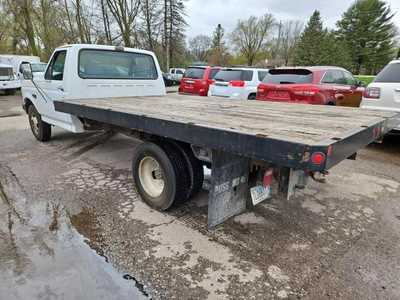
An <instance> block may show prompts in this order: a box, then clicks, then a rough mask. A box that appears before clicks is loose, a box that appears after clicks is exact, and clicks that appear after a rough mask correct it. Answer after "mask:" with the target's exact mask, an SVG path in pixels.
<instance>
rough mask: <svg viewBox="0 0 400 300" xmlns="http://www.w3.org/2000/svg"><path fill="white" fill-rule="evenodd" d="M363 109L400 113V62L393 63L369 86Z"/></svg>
mask: <svg viewBox="0 0 400 300" xmlns="http://www.w3.org/2000/svg"><path fill="white" fill-rule="evenodd" d="M361 107H362V108H367V109H377V110H388V111H396V112H400V60H393V61H391V62H390V63H389V64H388V65H387V66H386V67H385V68H383V70H382V71H381V72H380V73H379V74H378V75H377V76H376V77H375V79H374V80H373V82H372V83H370V84H369V85H368V87H367V88H366V89H365V92H364V95H363V98H362V102H361ZM396 131H400V127H397V128H396Z"/></svg>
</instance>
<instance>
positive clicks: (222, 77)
mask: <svg viewBox="0 0 400 300" xmlns="http://www.w3.org/2000/svg"><path fill="white" fill-rule="evenodd" d="M252 75H253V72H252V71H247V70H236V69H227V70H221V71H219V72H218V73H217V75H215V77H214V79H215V80H216V81H227V82H228V81H232V80H244V81H250V80H251V79H252Z"/></svg>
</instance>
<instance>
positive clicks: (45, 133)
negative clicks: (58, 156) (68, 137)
mask: <svg viewBox="0 0 400 300" xmlns="http://www.w3.org/2000/svg"><path fill="white" fill-rule="evenodd" d="M28 119H29V125H30V127H31V130H32V133H33V135H34V136H35V138H36V139H37V140H38V141H40V142H47V141H49V140H50V138H51V125H50V124H48V123H46V122H44V121H42V117H41V116H40V114H39V112H38V111H37V110H36V107H35V106H34V105H32V104H31V105H29V107H28Z"/></svg>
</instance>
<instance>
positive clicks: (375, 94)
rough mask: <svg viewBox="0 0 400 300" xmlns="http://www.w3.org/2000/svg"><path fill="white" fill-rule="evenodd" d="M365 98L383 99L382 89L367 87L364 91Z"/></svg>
mask: <svg viewBox="0 0 400 300" xmlns="http://www.w3.org/2000/svg"><path fill="white" fill-rule="evenodd" d="M363 96H364V98H368V99H379V98H380V97H381V89H380V88H378V87H367V88H366V89H365V90H364V95H363Z"/></svg>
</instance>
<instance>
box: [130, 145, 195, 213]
mask: <svg viewBox="0 0 400 300" xmlns="http://www.w3.org/2000/svg"><path fill="white" fill-rule="evenodd" d="M185 153H186V152H185V150H183V149H182V148H180V147H179V146H178V145H177V144H174V143H170V142H164V141H163V142H159V143H157V144H155V143H148V142H146V143H143V144H141V145H139V146H138V147H137V148H136V149H135V154H134V157H133V162H132V172H133V179H134V182H135V184H136V187H137V189H138V191H139V193H140V195H141V196H142V199H143V201H144V202H146V203H147V204H148V205H149V206H151V207H153V208H155V209H157V210H167V209H168V208H170V207H171V206H172V205H173V204H179V203H182V202H184V201H186V200H187V199H188V198H190V197H191V196H192V195H193V194H194V193H195V192H198V190H199V189H200V188H201V186H200V188H198V186H199V183H198V182H194V176H193V173H192V172H193V169H195V170H197V171H196V172H198V171H199V168H198V166H197V164H196V165H195V166H194V167H193V166H192V164H191V163H189V160H191V158H190V155H187V154H185ZM186 155H187V156H188V157H186ZM191 155H193V153H191ZM195 163H196V162H195ZM202 176H203V175H202V173H201V175H199V173H197V177H196V178H198V177H201V178H202ZM197 180H198V181H199V179H197ZM201 184H202V182H201ZM196 190H197V191H196Z"/></svg>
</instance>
